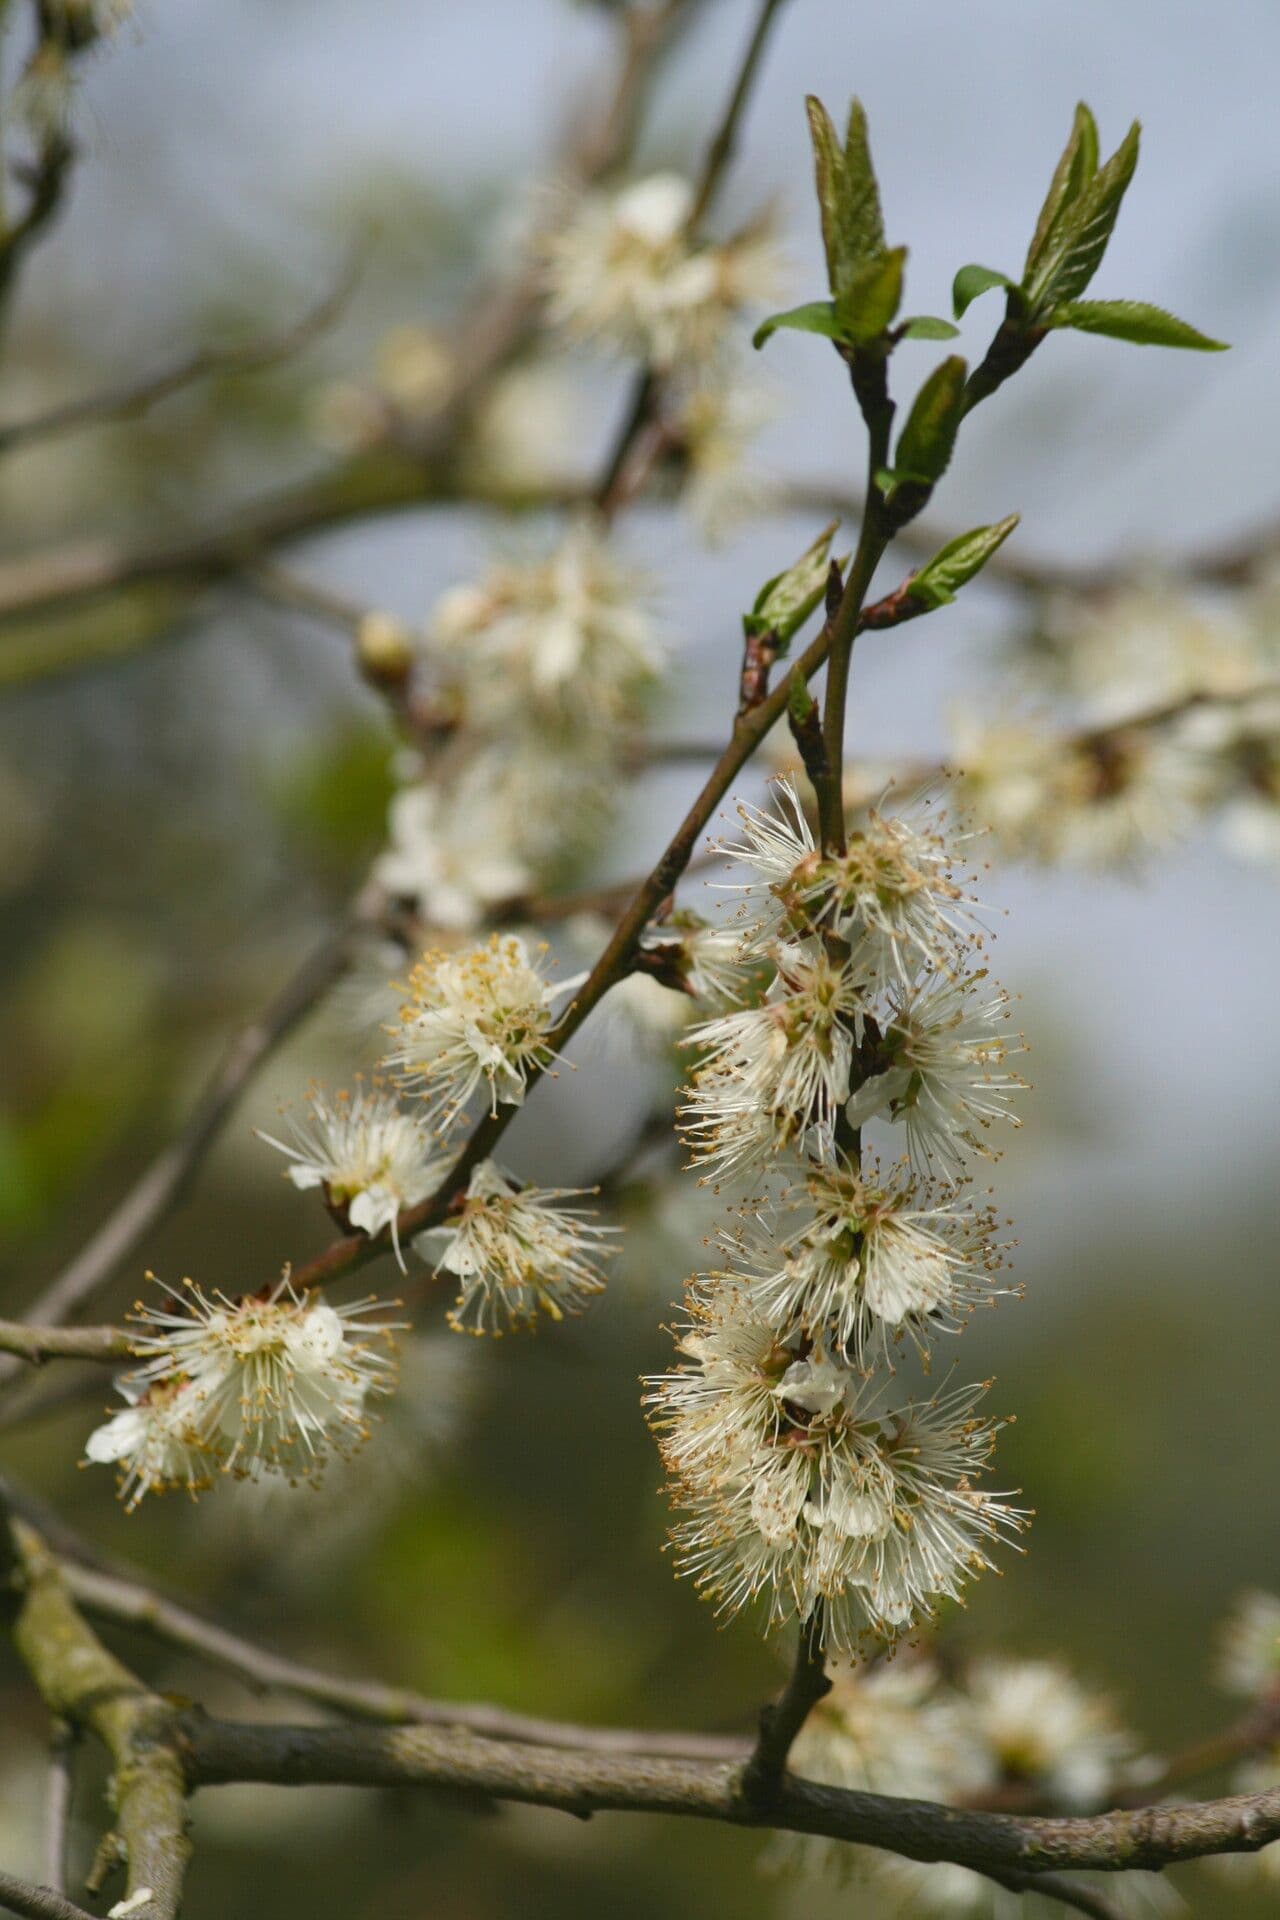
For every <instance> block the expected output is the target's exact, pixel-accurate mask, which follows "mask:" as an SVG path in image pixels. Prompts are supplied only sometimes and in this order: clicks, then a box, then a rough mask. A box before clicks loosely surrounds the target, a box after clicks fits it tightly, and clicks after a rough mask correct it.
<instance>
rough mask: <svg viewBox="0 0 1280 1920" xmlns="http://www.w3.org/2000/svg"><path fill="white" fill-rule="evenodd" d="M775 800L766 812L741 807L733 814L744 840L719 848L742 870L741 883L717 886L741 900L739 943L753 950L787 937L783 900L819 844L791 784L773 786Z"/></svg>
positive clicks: (807, 868) (805, 871)
mask: <svg viewBox="0 0 1280 1920" xmlns="http://www.w3.org/2000/svg"><path fill="white" fill-rule="evenodd" d="M773 798H774V805H773V807H772V808H770V809H769V810H765V809H764V808H762V807H753V806H751V805H750V804H749V803H748V802H746V801H740V802H739V803H738V809H737V812H738V819H739V820H740V822H741V823H742V832H743V839H742V841H741V842H739V843H738V844H736V845H735V844H732V843H730V844H729V845H723V844H722V845H721V846H719V847H718V848H717V851H718V852H720V853H723V854H724V855H725V856H726V858H728V859H730V860H734V861H736V862H737V863H738V865H739V866H740V867H742V868H744V869H745V870H746V875H747V877H746V878H745V879H744V880H741V881H729V882H722V883H720V884H721V887H722V890H723V891H724V892H727V893H737V894H740V895H741V896H742V901H741V905H740V907H739V909H738V913H737V921H738V924H739V925H740V927H741V932H742V939H743V943H744V945H745V946H748V947H754V948H757V949H764V948H767V946H768V945H769V944H770V942H772V941H773V940H774V939H775V938H776V937H778V935H779V934H780V933H783V932H785V930H786V924H787V914H788V905H787V900H786V894H787V892H788V890H789V889H791V888H792V887H794V885H795V884H796V881H797V875H799V876H801V877H802V878H807V876H808V874H809V873H810V871H811V870H812V868H813V867H814V866H816V865H817V861H818V851H817V843H816V842H815V840H814V837H813V831H812V829H811V828H810V826H809V822H808V820H807V819H806V818H805V813H804V809H803V807H802V806H801V805H800V800H799V796H798V795H797V793H796V789H795V784H794V782H793V781H791V780H789V779H782V780H777V781H775V782H774V788H773Z"/></svg>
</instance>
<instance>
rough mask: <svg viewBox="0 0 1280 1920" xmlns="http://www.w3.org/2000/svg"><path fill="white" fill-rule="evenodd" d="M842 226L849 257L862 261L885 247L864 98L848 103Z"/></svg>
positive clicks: (881, 251)
mask: <svg viewBox="0 0 1280 1920" xmlns="http://www.w3.org/2000/svg"><path fill="white" fill-rule="evenodd" d="M840 227H841V232H842V235H843V238H844V245H845V248H846V250H847V252H848V254H849V257H850V258H851V259H852V260H854V261H856V262H857V263H859V264H860V263H861V262H862V261H863V260H867V259H872V258H874V257H875V256H876V255H877V254H881V253H883V252H884V250H885V238H884V213H883V211H882V209H881V206H880V188H879V185H878V184H877V181H876V170H875V168H874V167H873V166H872V164H871V142H870V139H869V137H868V133H867V115H866V110H865V109H864V107H863V105H862V102H861V100H856V99H855V100H851V101H850V102H849V119H848V122H847V124H846V127H845V135H844V193H843V196H842V200H841V207H840Z"/></svg>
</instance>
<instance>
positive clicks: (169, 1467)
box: [84, 1376, 219, 1513]
mask: <svg viewBox="0 0 1280 1920" xmlns="http://www.w3.org/2000/svg"><path fill="white" fill-rule="evenodd" d="M117 1384H118V1387H119V1391H120V1392H121V1393H122V1394H123V1396H124V1397H125V1399H126V1400H127V1401H128V1402H129V1404H128V1405H127V1406H125V1407H122V1408H121V1409H120V1410H119V1412H117V1413H114V1414H112V1416H111V1418H110V1419H109V1420H108V1421H107V1422H106V1424H105V1426H101V1427H95V1429H94V1431H93V1432H92V1433H91V1434H90V1435H89V1438H88V1439H87V1440H86V1442H85V1448H84V1453H85V1459H86V1460H90V1461H92V1462H93V1463H94V1464H95V1465H113V1466H118V1467H119V1469H120V1498H121V1499H122V1500H123V1501H124V1503H125V1506H126V1507H127V1508H128V1510H129V1512H131V1513H132V1511H133V1509H134V1508H135V1507H136V1506H137V1505H138V1502H139V1501H140V1500H141V1499H142V1497H143V1495H144V1494H147V1493H163V1492H167V1491H169V1490H170V1489H172V1488H176V1487H184V1488H185V1489H186V1490H187V1492H188V1493H190V1494H192V1495H194V1494H196V1493H198V1492H200V1491H201V1490H202V1489H203V1488H205V1487H208V1486H211V1485H212V1484H213V1475H214V1472H215V1471H216V1470H217V1467H218V1465H219V1449H218V1447H217V1445H216V1443H213V1442H211V1440H210V1438H209V1418H208V1408H207V1406H206V1403H205V1399H204V1395H203V1393H202V1391H201V1389H200V1388H199V1387H197V1386H196V1385H194V1384H193V1383H192V1382H191V1381H190V1380H188V1379H185V1378H183V1377H182V1376H177V1377H175V1378H173V1379H167V1380H166V1379H162V1380H157V1381H155V1382H154V1383H153V1384H151V1385H147V1384H146V1383H144V1382H142V1381H140V1380H138V1379H131V1378H129V1377H128V1376H126V1377H125V1378H124V1379H122V1380H121V1381H119V1382H118V1383H117Z"/></svg>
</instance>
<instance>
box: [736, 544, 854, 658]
mask: <svg viewBox="0 0 1280 1920" xmlns="http://www.w3.org/2000/svg"><path fill="white" fill-rule="evenodd" d="M839 524H840V522H839V521H838V520H833V521H832V522H831V523H830V525H829V526H826V527H824V528H823V529H822V532H821V533H820V534H819V535H818V537H817V539H816V540H814V541H812V542H811V544H810V545H809V546H807V547H806V548H805V550H804V552H803V553H802V554H801V555H800V558H799V559H798V560H797V561H795V562H794V563H793V564H792V565H791V566H789V567H787V568H786V569H785V570H784V571H783V572H782V573H775V574H774V576H773V578H772V580H766V581H765V583H764V585H763V586H762V587H761V589H760V591H759V593H758V594H757V595H756V600H755V605H754V606H753V607H752V609H751V611H750V613H749V614H747V615H745V616H744V619H743V622H742V626H743V631H744V633H746V634H747V636H748V637H750V636H751V635H752V634H758V633H768V632H773V633H774V634H776V635H777V638H778V643H779V644H778V652H779V653H784V652H785V651H786V648H787V644H788V642H789V641H790V639H791V637H792V635H793V634H794V633H796V632H798V631H799V629H800V628H801V627H802V626H803V625H804V623H805V621H806V620H807V619H808V618H809V615H810V614H811V613H812V612H813V610H814V608H815V607H816V606H817V605H818V602H819V601H820V600H821V599H822V596H823V594H824V593H825V592H826V590H827V573H828V571H829V569H830V564H831V542H832V540H833V539H834V538H835V532H836V528H837V527H838V526H839ZM847 558H848V556H847V555H846V557H845V559H844V560H841V561H840V563H839V564H840V567H841V570H842V571H843V568H844V567H845V565H846V564H847Z"/></svg>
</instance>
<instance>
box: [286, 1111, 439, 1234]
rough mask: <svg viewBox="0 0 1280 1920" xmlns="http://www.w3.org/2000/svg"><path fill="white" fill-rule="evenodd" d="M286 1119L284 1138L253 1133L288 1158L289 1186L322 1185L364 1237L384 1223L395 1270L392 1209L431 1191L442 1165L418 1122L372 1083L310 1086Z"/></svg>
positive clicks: (396, 1212)
mask: <svg viewBox="0 0 1280 1920" xmlns="http://www.w3.org/2000/svg"><path fill="white" fill-rule="evenodd" d="M287 1118H288V1122H289V1129H290V1132H291V1134H292V1140H291V1141H287V1140H277V1139H275V1138H273V1136H272V1135H271V1134H269V1133H263V1132H261V1130H260V1131H259V1134H258V1138H259V1139H260V1140H265V1141H266V1143H267V1145H268V1146H271V1147H276V1148H278V1150H279V1151H280V1152H281V1153H283V1154H286V1155H287V1156H288V1158H289V1159H290V1160H291V1161H292V1162H293V1165H292V1166H291V1167H290V1168H289V1169H288V1174H289V1178H290V1180H292V1182H293V1184H294V1186H295V1187H301V1188H303V1189H307V1188H310V1187H323V1188H324V1192H325V1198H326V1200H327V1201H328V1203H329V1205H330V1206H331V1207H334V1208H336V1209H338V1210H339V1211H340V1212H342V1213H344V1214H345V1216H346V1219H347V1220H348V1222H349V1223H350V1225H351V1226H352V1227H354V1228H355V1229H356V1230H357V1232H360V1233H367V1234H368V1235H369V1237H370V1239H374V1238H376V1237H377V1235H378V1234H380V1233H382V1232H383V1231H384V1230H385V1229H387V1228H390V1230H391V1240H392V1245H393V1246H394V1248H395V1255H396V1259H397V1260H398V1261H399V1263H400V1267H401V1270H402V1271H403V1269H404V1260H403V1257H402V1255H401V1251H400V1240H399V1236H398V1232H397V1228H396V1220H397V1216H398V1215H399V1214H400V1213H401V1212H403V1210H404V1209H405V1208H406V1207H413V1206H416V1205H417V1204H418V1202H419V1201H420V1200H425V1199H426V1198H427V1196H428V1194H431V1193H434V1192H435V1190H436V1188H437V1187H438V1186H439V1185H440V1182H441V1181H442V1180H443V1179H444V1176H445V1174H446V1172H447V1171H448V1164H449V1163H448V1160H447V1158H446V1157H443V1156H441V1155H440V1154H439V1153H438V1152H437V1150H436V1148H435V1145H434V1142H433V1139H432V1136H431V1132H430V1129H429V1128H428V1127H427V1125H426V1123H425V1121H424V1120H422V1119H421V1118H420V1117H419V1116H418V1115H416V1114H411V1113H406V1112H405V1111H404V1109H403V1108H402V1107H401V1105H400V1103H399V1101H398V1100H397V1099H396V1097H395V1095H394V1094H392V1093H390V1092H388V1091H387V1090H386V1089H384V1088H382V1087H380V1086H378V1085H377V1084H376V1083H375V1084H374V1085H373V1086H371V1087H363V1086H358V1087H357V1088H356V1091H355V1092H354V1093H353V1094H352V1093H346V1092H342V1093H336V1094H327V1093H325V1092H323V1091H322V1090H321V1089H318V1088H317V1089H316V1090H315V1091H313V1092H312V1093H311V1094H309V1095H308V1098H307V1105H306V1112H305V1114H303V1115H295V1114H293V1113H289V1114H288V1115H287Z"/></svg>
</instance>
